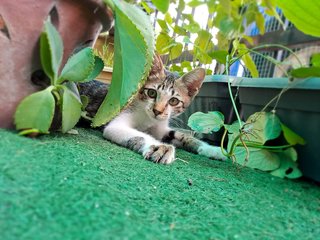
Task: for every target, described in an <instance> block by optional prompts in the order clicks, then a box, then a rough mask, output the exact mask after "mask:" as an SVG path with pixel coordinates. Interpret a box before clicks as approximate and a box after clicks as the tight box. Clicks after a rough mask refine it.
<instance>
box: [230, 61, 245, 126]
mask: <svg viewBox="0 0 320 240" xmlns="http://www.w3.org/2000/svg"><path fill="white" fill-rule="evenodd" d="M226 60H227V61H226V71H227V76H229V55H227V59H226ZM228 90H229V95H230V99H231V102H232V106H233V109H234V112H235V114H236V116H237V119H238V122H239V128H240V129H241V128H242V122H241V119H240V115H239V113H238V109H237V106H236V103H235V101H234V99H233V95H232V90H231V82H230V78H229V77H228Z"/></svg>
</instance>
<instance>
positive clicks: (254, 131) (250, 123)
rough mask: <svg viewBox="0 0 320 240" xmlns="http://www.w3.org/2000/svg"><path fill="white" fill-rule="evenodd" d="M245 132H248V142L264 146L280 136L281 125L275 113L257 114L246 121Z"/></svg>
mask: <svg viewBox="0 0 320 240" xmlns="http://www.w3.org/2000/svg"><path fill="white" fill-rule="evenodd" d="M244 131H245V132H248V134H247V137H246V141H248V142H256V143H259V144H262V145H263V144H264V143H265V142H266V141H268V140H272V139H275V138H277V137H279V136H280V133H281V123H280V120H279V118H278V117H277V116H276V115H275V114H273V113H270V112H256V113H254V114H253V115H251V116H250V117H249V118H248V120H247V121H246V124H245V125H244Z"/></svg>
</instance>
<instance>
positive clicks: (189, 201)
mask: <svg viewBox="0 0 320 240" xmlns="http://www.w3.org/2000/svg"><path fill="white" fill-rule="evenodd" d="M78 131H79V135H62V134H52V135H50V136H42V137H40V138H38V139H29V138H24V137H19V136H17V134H16V133H15V132H11V131H7V130H0V238H1V239H4V240H7V239H46V240H47V239H319V238H320V189H319V187H317V186H316V185H313V184H312V183H308V182H304V181H302V180H295V181H292V180H285V179H280V178H276V177H273V176H271V175H270V174H267V173H264V172H260V171H255V170H252V169H248V168H242V169H240V170H239V169H237V167H236V166H235V165H232V164H231V163H230V162H219V161H213V160H209V159H207V158H205V157H201V156H197V155H193V154H190V153H187V152H184V151H181V150H180V151H178V152H177V157H178V158H180V159H183V160H185V161H188V163H185V162H183V161H179V160H178V161H176V162H175V163H174V164H172V165H170V166H163V165H157V164H153V163H151V162H148V161H146V160H144V159H143V158H142V157H141V156H140V155H138V154H135V153H134V152H132V151H130V150H127V149H125V148H122V147H119V146H117V145H114V144H111V143H109V142H108V141H106V140H103V139H102V136H101V133H100V132H98V131H94V130H88V129H87V130H86V129H81V128H79V129H78ZM189 179H190V180H191V181H192V185H189V184H188V180H189Z"/></svg>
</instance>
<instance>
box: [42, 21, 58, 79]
mask: <svg viewBox="0 0 320 240" xmlns="http://www.w3.org/2000/svg"><path fill="white" fill-rule="evenodd" d="M62 56H63V43H62V39H61V37H60V34H59V33H58V31H57V30H56V28H55V27H54V26H53V25H52V23H51V22H50V19H48V20H47V21H45V23H44V31H43V32H42V34H41V36H40V59H41V65H42V68H43V70H44V72H45V73H46V74H47V76H48V77H49V78H50V79H51V80H52V81H54V80H56V78H57V76H58V71H59V68H60V64H61V61H62Z"/></svg>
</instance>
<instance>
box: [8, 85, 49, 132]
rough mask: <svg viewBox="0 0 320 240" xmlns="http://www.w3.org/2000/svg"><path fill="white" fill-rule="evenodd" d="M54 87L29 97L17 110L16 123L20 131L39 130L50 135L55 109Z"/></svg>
mask: <svg viewBox="0 0 320 240" xmlns="http://www.w3.org/2000/svg"><path fill="white" fill-rule="evenodd" d="M52 89H53V88H52V87H48V88H47V89H45V90H42V91H40V92H36V93H33V94H31V95H29V96H27V97H26V98H25V99H23V100H22V102H21V103H20V104H19V106H18V107H17V109H16V112H15V116H14V121H15V124H16V128H17V129H18V130H24V129H38V130H39V132H40V133H48V132H49V128H50V126H51V123H52V119H53V116H54V109H55V99H54V97H53V95H52V93H51V91H52Z"/></svg>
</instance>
